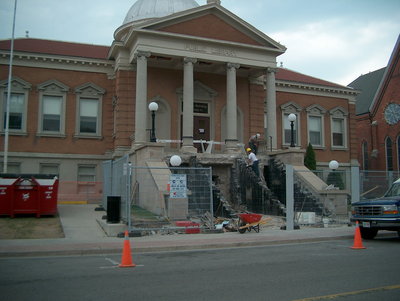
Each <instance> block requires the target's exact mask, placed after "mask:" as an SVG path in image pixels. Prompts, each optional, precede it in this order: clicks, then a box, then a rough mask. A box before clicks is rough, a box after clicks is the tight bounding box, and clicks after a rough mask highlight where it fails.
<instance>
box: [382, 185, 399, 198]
mask: <svg viewBox="0 0 400 301" xmlns="http://www.w3.org/2000/svg"><path fill="white" fill-rule="evenodd" d="M385 196H400V183H394V184H393V185H392V187H390V189H389V190H388V192H386V195H385Z"/></svg>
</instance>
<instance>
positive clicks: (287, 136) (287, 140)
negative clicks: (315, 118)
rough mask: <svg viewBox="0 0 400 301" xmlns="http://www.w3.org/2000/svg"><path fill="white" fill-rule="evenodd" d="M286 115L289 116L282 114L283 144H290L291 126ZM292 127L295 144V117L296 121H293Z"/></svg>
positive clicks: (295, 142)
mask: <svg viewBox="0 0 400 301" xmlns="http://www.w3.org/2000/svg"><path fill="white" fill-rule="evenodd" d="M288 117H289V114H285V115H284V118H283V126H284V129H285V142H284V143H285V144H290V142H291V135H292V133H291V131H292V128H291V126H290V121H289V119H288ZM296 117H297V118H298V116H296ZM293 125H294V127H293V137H294V138H293V140H294V144H296V145H297V119H296V121H294V124H293Z"/></svg>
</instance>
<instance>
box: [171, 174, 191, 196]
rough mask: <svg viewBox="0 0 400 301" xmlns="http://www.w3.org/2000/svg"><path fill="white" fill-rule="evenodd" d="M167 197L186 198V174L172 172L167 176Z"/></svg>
mask: <svg viewBox="0 0 400 301" xmlns="http://www.w3.org/2000/svg"><path fill="white" fill-rule="evenodd" d="M169 185H170V191H169V197H170V198H174V199H178V198H179V199H181V198H186V197H187V195H186V190H187V187H186V175H175V174H172V175H171V176H170V178H169Z"/></svg>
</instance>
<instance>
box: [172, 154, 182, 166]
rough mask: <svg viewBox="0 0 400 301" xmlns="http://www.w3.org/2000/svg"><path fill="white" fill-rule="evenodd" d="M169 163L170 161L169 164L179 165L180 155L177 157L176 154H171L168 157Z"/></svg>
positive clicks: (180, 161)
mask: <svg viewBox="0 0 400 301" xmlns="http://www.w3.org/2000/svg"><path fill="white" fill-rule="evenodd" d="M169 163H171V165H172V166H173V167H178V166H179V165H181V163H182V159H181V157H179V156H178V155H173V156H172V157H171V158H170V159H169Z"/></svg>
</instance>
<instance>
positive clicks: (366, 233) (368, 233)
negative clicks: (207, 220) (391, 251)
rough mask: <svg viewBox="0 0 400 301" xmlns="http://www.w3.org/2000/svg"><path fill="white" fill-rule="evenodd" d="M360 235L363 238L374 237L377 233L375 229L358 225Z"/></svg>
mask: <svg viewBox="0 0 400 301" xmlns="http://www.w3.org/2000/svg"><path fill="white" fill-rule="evenodd" d="M360 232H361V237H362V238H364V239H374V238H375V236H376V234H378V230H377V229H369V228H364V227H360Z"/></svg>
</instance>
